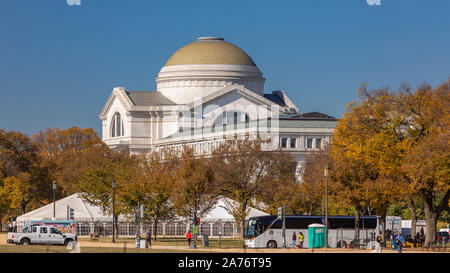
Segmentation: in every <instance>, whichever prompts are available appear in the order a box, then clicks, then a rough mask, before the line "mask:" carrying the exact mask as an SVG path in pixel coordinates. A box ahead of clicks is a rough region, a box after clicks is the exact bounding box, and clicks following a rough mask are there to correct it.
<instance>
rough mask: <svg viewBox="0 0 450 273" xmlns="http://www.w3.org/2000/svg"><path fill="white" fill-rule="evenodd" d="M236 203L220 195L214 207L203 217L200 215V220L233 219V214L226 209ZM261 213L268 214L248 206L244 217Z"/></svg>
mask: <svg viewBox="0 0 450 273" xmlns="http://www.w3.org/2000/svg"><path fill="white" fill-rule="evenodd" d="M235 205H237V202H236V201H234V200H232V199H230V198H226V197H222V198H220V199H219V201H217V204H216V205H215V206H214V208H213V209H212V210H211V211H210V212H209V213H207V214H206V215H205V216H204V217H202V221H215V220H218V219H222V220H227V221H234V218H233V215H231V214H230V213H229V212H228V211H227V209H228V210H230V209H231V208H232V207H233V206H235ZM263 215H269V214H268V213H265V212H263V211H260V210H258V209H255V208H252V207H250V208H249V213H248V215H247V217H246V219H248V218H250V217H256V216H263Z"/></svg>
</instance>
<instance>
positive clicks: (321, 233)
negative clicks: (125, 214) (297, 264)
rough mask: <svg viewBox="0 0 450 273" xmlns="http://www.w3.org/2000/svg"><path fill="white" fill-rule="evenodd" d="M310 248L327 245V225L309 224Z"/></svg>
mask: <svg viewBox="0 0 450 273" xmlns="http://www.w3.org/2000/svg"><path fill="white" fill-rule="evenodd" d="M308 239H309V248H321V247H325V226H324V225H322V224H311V225H309V226H308Z"/></svg>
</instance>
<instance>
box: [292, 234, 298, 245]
mask: <svg viewBox="0 0 450 273" xmlns="http://www.w3.org/2000/svg"><path fill="white" fill-rule="evenodd" d="M296 244H297V234H295V231H294V233H293V234H292V248H295V245H296Z"/></svg>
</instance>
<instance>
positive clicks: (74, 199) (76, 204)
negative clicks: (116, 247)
mask: <svg viewBox="0 0 450 273" xmlns="http://www.w3.org/2000/svg"><path fill="white" fill-rule="evenodd" d="M67 206H69V207H70V208H72V209H73V210H74V213H73V214H74V218H75V220H76V221H86V222H91V221H93V222H102V221H112V217H111V216H110V215H106V214H104V213H103V212H102V210H101V209H100V207H97V206H92V205H91V204H89V203H88V202H87V201H86V200H84V199H83V198H82V197H81V194H79V193H75V194H72V195H70V196H67V197H65V198H62V199H60V200H57V201H56V202H55V208H56V209H55V220H66V219H67ZM51 219H53V203H50V204H48V205H46V206H43V207H41V208H38V209H35V210H33V211H30V212H28V213H25V214H23V215H21V216H19V217H17V219H16V222H17V223H18V224H24V223H26V222H28V221H31V220H51ZM120 220H122V219H121V218H120V217H119V221H120Z"/></svg>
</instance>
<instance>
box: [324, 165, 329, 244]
mask: <svg viewBox="0 0 450 273" xmlns="http://www.w3.org/2000/svg"><path fill="white" fill-rule="evenodd" d="M323 175H324V176H325V248H327V247H328V164H327V165H325V169H324V171H323Z"/></svg>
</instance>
